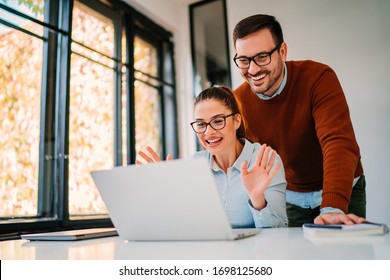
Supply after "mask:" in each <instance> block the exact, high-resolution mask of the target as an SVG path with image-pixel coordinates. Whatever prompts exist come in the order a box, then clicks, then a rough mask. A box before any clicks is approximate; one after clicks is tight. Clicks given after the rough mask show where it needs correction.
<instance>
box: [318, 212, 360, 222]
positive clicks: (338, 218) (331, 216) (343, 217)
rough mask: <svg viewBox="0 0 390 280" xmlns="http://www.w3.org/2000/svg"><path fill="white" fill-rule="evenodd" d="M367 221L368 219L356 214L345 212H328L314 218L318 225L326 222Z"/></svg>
mask: <svg viewBox="0 0 390 280" xmlns="http://www.w3.org/2000/svg"><path fill="white" fill-rule="evenodd" d="M363 222H367V219H365V218H362V217H359V216H356V215H355V214H343V213H326V214H322V215H319V216H317V217H316V218H315V219H314V223H315V224H318V225H326V224H346V225H352V224H361V223H363Z"/></svg>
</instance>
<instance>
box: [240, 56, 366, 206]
mask: <svg viewBox="0 0 390 280" xmlns="http://www.w3.org/2000/svg"><path fill="white" fill-rule="evenodd" d="M286 66H287V83H286V85H285V87H284V89H283V91H282V92H281V94H280V95H279V96H276V97H275V98H273V99H271V100H267V101H265V100H262V99H260V98H259V97H258V96H257V95H256V94H255V93H253V92H252V91H251V88H250V87H249V85H248V84H247V83H246V82H244V83H243V84H241V85H240V86H239V87H238V88H237V89H236V90H235V91H234V93H235V96H236V98H237V101H238V103H239V104H240V106H241V112H242V114H243V118H244V121H245V126H246V137H247V138H248V139H249V140H251V141H255V142H260V143H265V144H267V145H269V146H271V147H272V148H274V149H275V150H276V151H277V152H278V153H279V155H280V156H281V158H282V161H283V163H284V167H285V171H286V179H287V189H288V190H292V191H297V192H312V191H318V190H320V189H323V195H322V204H321V208H323V207H334V208H339V209H341V210H343V211H344V212H345V213H347V212H348V204H349V201H350V195H351V191H352V184H353V179H354V178H355V177H358V176H360V175H362V174H363V168H362V164H361V161H360V150H359V146H358V144H357V142H356V138H355V134H354V131H353V127H352V123H351V119H350V115H349V109H348V105H347V102H346V99H345V96H344V92H343V90H342V87H341V85H340V83H339V81H338V78H337V76H336V74H335V72H334V71H333V70H332V69H331V68H330V67H328V66H327V65H324V64H320V63H317V62H314V61H309V60H307V61H288V62H286Z"/></svg>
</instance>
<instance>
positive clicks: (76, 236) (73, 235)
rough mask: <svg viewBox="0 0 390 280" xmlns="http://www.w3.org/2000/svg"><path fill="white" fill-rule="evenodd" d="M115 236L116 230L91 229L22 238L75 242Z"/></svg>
mask: <svg viewBox="0 0 390 280" xmlns="http://www.w3.org/2000/svg"><path fill="white" fill-rule="evenodd" d="M115 235H118V233H117V232H116V230H115V228H90V229H77V230H65V231H54V232H43V233H32V234H22V235H21V236H20V237H21V238H22V239H27V240H30V241H74V240H84V239H92V238H99V237H108V236H115Z"/></svg>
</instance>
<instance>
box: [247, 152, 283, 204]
mask: <svg viewBox="0 0 390 280" xmlns="http://www.w3.org/2000/svg"><path fill="white" fill-rule="evenodd" d="M270 151H271V147H267V145H266V144H263V145H262V146H261V148H260V151H259V154H258V155H257V158H256V162H255V164H254V165H253V167H252V169H251V170H250V171H248V161H247V160H246V161H245V162H243V164H242V165H241V178H242V181H243V183H244V186H245V188H246V190H247V192H248V195H249V199H250V200H251V203H252V206H253V208H255V209H257V210H261V209H263V208H264V207H265V206H266V201H265V197H264V192H265V190H266V188H267V187H268V186H269V183H270V182H271V180H272V178H273V177H274V176H275V174H276V172H278V170H279V168H280V165H281V163H280V162H279V163H278V164H276V165H275V167H274V168H272V167H273V166H274V162H275V158H276V152H275V151H273V150H272V153H271V157H270V158H269V153H270Z"/></svg>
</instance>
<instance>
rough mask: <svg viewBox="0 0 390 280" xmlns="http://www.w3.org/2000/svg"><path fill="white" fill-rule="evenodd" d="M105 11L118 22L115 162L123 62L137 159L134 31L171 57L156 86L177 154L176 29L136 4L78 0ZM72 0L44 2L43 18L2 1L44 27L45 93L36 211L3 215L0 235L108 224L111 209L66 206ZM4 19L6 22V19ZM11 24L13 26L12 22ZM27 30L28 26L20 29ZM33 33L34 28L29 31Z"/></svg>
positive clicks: (130, 143) (169, 145)
mask: <svg viewBox="0 0 390 280" xmlns="http://www.w3.org/2000/svg"><path fill="white" fill-rule="evenodd" d="M78 1H79V2H81V3H82V4H84V5H87V6H88V7H90V8H93V9H94V10H95V11H98V12H100V13H102V14H104V13H105V12H107V11H109V14H110V15H109V17H110V18H114V20H115V24H118V25H119V27H118V28H115V32H116V34H115V45H116V48H115V54H114V56H115V58H116V60H115V66H114V68H115V70H116V71H115V72H116V73H117V74H115V78H114V79H115V81H114V85H115V86H114V87H115V90H114V96H115V100H114V104H115V110H114V118H115V140H114V143H115V144H114V146H115V147H114V155H113V157H114V166H118V165H122V164H123V162H122V152H123V151H122V128H121V115H122V112H121V105H122V104H121V95H122V70H121V69H122V67H123V66H125V67H126V126H127V127H126V147H127V163H128V164H133V163H135V157H136V154H135V117H134V112H135V110H134V81H135V75H134V70H135V69H134V67H133V62H134V58H133V53H134V52H133V48H134V45H133V42H134V38H135V36H140V37H141V38H143V39H144V38H145V39H146V40H147V41H151V42H153V44H154V45H155V46H156V47H157V48H158V56H159V57H160V60H161V61H169V62H168V64H170V65H169V66H168V68H170V69H171V71H166V70H165V68H166V67H164V66H163V64H162V63H160V64H159V68H158V72H159V74H158V77H157V81H158V84H159V86H158V87H157V89H158V92H159V94H160V100H161V104H160V106H161V108H162V112H161V113H162V116H161V118H162V128H161V133H162V134H161V135H162V143H161V144H162V149H163V155H162V156H166V154H167V153H168V152H169V153H171V154H173V156H174V157H178V154H179V148H178V129H177V107H176V81H175V67H174V45H173V39H172V38H173V35H172V33H171V32H169V31H167V30H165V29H164V28H162V27H161V26H159V25H157V24H156V23H155V22H153V21H152V20H150V19H149V18H147V17H146V16H144V15H142V14H141V13H139V12H138V11H137V10H135V9H134V8H132V7H130V6H129V5H127V4H125V3H124V2H122V1H119V0H111V1H99V0H78ZM74 2H75V1H73V0H58V1H46V2H45V22H42V21H39V20H36V19H34V18H32V17H29V16H27V15H24V14H22V13H20V12H18V11H17V10H14V9H12V8H9V7H7V6H6V5H3V4H2V3H0V9H4V10H7V11H11V12H12V13H15V14H20V16H22V17H24V18H26V19H28V20H30V21H34V22H35V23H37V24H39V25H41V26H43V27H44V35H43V37H44V38H43V41H44V50H43V69H42V78H43V79H42V93H41V120H40V123H41V131H40V144H39V174H38V178H39V179H38V197H39V199H38V215H37V217H32V218H25V217H16V218H2V217H0V240H5V239H17V238H19V236H20V234H22V233H27V232H39V231H53V230H65V229H77V228H90V227H109V226H112V223H111V221H110V219H109V217H108V215H97V216H93V215H85V216H80V217H77V218H75V217H71V216H70V215H69V209H68V138H69V92H70V56H71V44H72V37H71V32H72V30H71V28H72V10H73V6H74ZM0 23H2V24H5V25H8V23H7V22H5V23H4V21H3V20H2V21H1V22H0ZM8 26H10V27H11V28H15V26H12V24H11V25H8ZM20 31H22V32H26V31H25V30H20ZM123 31H124V32H125V36H126V59H125V61H126V62H125V64H122V58H121V56H122V50H121V45H122V44H121V40H122V34H123ZM29 35H31V36H34V34H29Z"/></svg>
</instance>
